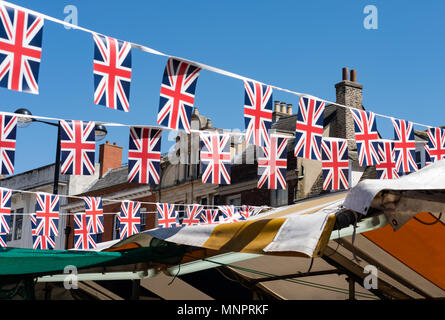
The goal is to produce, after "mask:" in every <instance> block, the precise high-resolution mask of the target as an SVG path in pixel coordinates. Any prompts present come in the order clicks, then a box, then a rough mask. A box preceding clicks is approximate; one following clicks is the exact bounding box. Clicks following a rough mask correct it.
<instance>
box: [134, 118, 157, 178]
mask: <svg viewBox="0 0 445 320" xmlns="http://www.w3.org/2000/svg"><path fill="white" fill-rule="evenodd" d="M161 135H162V130H159V129H150V128H136V127H131V128H130V143H129V147H128V182H136V183H144V184H159V181H160V167H161Z"/></svg>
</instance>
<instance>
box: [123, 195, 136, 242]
mask: <svg viewBox="0 0 445 320" xmlns="http://www.w3.org/2000/svg"><path fill="white" fill-rule="evenodd" d="M140 209H141V204H140V202H135V201H122V203H121V212H120V215H119V223H120V224H119V232H120V238H121V240H122V239H125V238H128V237H130V236H132V235H134V234H136V233H139V232H141V213H140Z"/></svg>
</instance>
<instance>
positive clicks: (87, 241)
mask: <svg viewBox="0 0 445 320" xmlns="http://www.w3.org/2000/svg"><path fill="white" fill-rule="evenodd" d="M90 219H91V218H88V217H87V215H86V214H85V213H77V214H75V215H74V248H75V249H81V250H87V249H94V248H96V235H95V234H91V233H90V232H89V231H90V230H89V228H88V224H89V223H88V220H90Z"/></svg>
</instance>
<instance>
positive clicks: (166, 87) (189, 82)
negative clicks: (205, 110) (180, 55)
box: [158, 58, 201, 133]
mask: <svg viewBox="0 0 445 320" xmlns="http://www.w3.org/2000/svg"><path fill="white" fill-rule="evenodd" d="M200 71H201V69H200V68H198V67H196V66H194V65H191V64H189V63H187V62H184V61H180V60H176V59H173V58H170V59H168V61H167V66H166V67H165V71H164V76H163V77H162V85H161V97H160V100H159V112H158V124H160V125H164V126H166V127H168V128H170V129H175V130H177V129H184V130H185V131H186V132H187V133H190V118H191V115H192V111H193V103H194V101H195V89H196V83H197V81H198V77H199V72H200Z"/></svg>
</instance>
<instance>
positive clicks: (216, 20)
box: [0, 0, 445, 173]
mask: <svg viewBox="0 0 445 320" xmlns="http://www.w3.org/2000/svg"><path fill="white" fill-rule="evenodd" d="M12 2H13V3H15V4H18V5H21V6H24V7H27V8H29V9H32V10H36V11H39V12H42V13H45V14H47V15H50V16H53V17H56V18H59V19H62V20H63V19H64V18H65V16H66V14H64V12H63V10H64V7H65V6H66V5H75V6H76V7H77V9H78V22H79V25H80V26H83V27H86V28H89V29H92V30H94V31H97V32H99V33H103V34H106V35H109V36H112V37H116V38H119V39H122V40H127V41H132V42H136V43H139V44H143V45H146V46H149V47H151V48H154V49H157V50H159V51H162V52H165V53H167V54H171V55H175V56H181V57H184V58H188V59H191V60H195V61H199V62H202V63H205V64H209V65H212V66H215V67H219V68H223V69H226V70H229V71H232V72H235V73H238V74H241V75H244V76H246V77H250V78H254V79H257V80H259V81H262V82H265V83H269V84H273V85H276V86H279V87H282V88H288V89H291V90H295V91H299V92H305V93H309V94H312V95H315V96H318V97H320V98H324V99H328V100H331V101H334V100H335V88H334V84H335V83H337V82H339V81H340V80H341V68H342V67H349V68H350V69H356V70H357V74H358V82H359V83H361V84H363V86H364V91H363V103H364V105H365V107H366V108H367V109H368V110H371V111H374V112H376V113H382V114H386V115H389V116H394V117H399V118H402V119H406V120H411V121H415V122H419V123H425V124H429V125H432V126H438V125H443V124H445V121H444V116H445V111H444V108H443V105H442V101H441V98H442V95H441V94H442V92H444V86H445V60H444V55H443V52H444V41H443V33H444V30H445V20H444V19H443V13H444V12H445V2H443V1H439V0H437V1H428V2H426V3H425V2H419V1H416V2H407V1H353V0H351V1H258V0H257V1H200V0H194V1H142V0H140V1H136V0H127V1H117V0H108V1H105V0H95V1H86V0H82V1H80V0H78V1H75V0H70V1H60V0H59V1H50V0H40V1H29V0H28V1H27V0H15V1H14V0H13V1H12ZM369 4H372V5H375V6H376V7H377V9H378V29H377V30H367V29H365V28H364V27H363V20H364V18H365V17H366V14H364V13H363V9H364V7H365V6H366V5H369ZM132 60H133V73H132V84H131V96H130V104H131V105H130V112H129V113H124V112H120V111H115V110H109V109H107V108H105V107H102V106H97V105H95V104H94V103H93V72H92V61H93V40H92V37H91V35H90V34H88V33H85V32H82V31H77V30H66V29H65V28H64V27H63V26H61V25H58V24H55V23H53V22H50V21H45V26H44V34H43V53H42V62H41V65H40V74H39V90H40V94H39V95H32V94H27V93H20V92H14V91H10V90H7V89H4V88H0V111H11V112H12V111H14V110H16V109H18V108H20V107H26V108H28V109H30V110H31V111H32V113H33V114H35V115H42V116H53V117H58V118H65V119H79V120H102V121H110V122H120V123H126V124H156V116H157V111H158V104H159V90H160V82H161V77H162V72H163V69H164V66H165V63H166V60H167V59H166V58H164V57H159V56H155V55H150V54H147V53H144V52H141V51H138V50H133V58H132ZM274 100H280V101H286V102H287V103H292V104H294V111H295V110H296V108H295V106H296V105H297V104H298V100H297V97H295V96H293V95H290V94H287V93H283V92H278V91H274ZM243 101H244V92H243V84H242V82H241V81H240V80H236V79H232V78H228V77H225V76H222V75H219V74H215V73H211V72H209V71H202V72H201V75H200V77H199V79H198V84H197V89H196V99H195V105H196V106H198V108H199V110H200V113H201V114H204V115H206V116H208V117H211V118H212V120H213V121H212V122H213V125H214V126H216V127H221V128H231V129H234V128H240V129H243V125H244V122H243V108H242V107H243ZM377 121H378V122H377V126H378V128H379V130H380V131H381V133H382V134H383V136H384V137H385V138H392V135H393V133H392V128H391V124H390V121H389V120H388V119H383V118H378V119H377ZM108 129H109V130H108V131H109V134H108V136H107V138H106V140H109V141H111V142H117V143H118V144H119V145H121V146H123V147H124V160H123V161H124V162H126V152H127V147H128V128H108ZM419 129H424V128H420V127H419ZM164 138H167V136H166V135H164ZM55 144H56V129H55V128H53V127H49V126H45V125H41V124H37V123H34V124H32V125H31V126H29V127H28V128H24V129H22V128H19V131H18V133H17V150H16V159H15V167H16V173H19V172H23V171H26V170H30V169H33V168H36V167H39V166H42V165H46V164H49V163H52V162H54V157H55V149H56V145H55ZM167 147H168V144H167V143H164V144H163V148H164V149H163V150H162V152H167V151H168V148H167Z"/></svg>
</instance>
